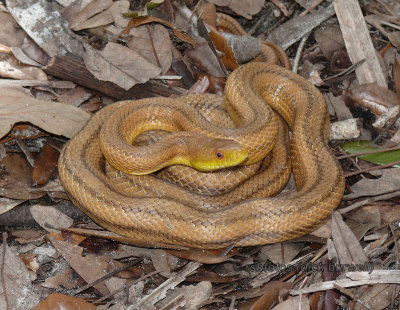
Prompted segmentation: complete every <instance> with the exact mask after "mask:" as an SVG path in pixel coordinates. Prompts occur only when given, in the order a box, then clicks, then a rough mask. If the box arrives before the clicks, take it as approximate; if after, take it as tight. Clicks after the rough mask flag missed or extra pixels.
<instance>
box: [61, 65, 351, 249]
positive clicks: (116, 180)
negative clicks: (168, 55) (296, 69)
mask: <svg viewBox="0 0 400 310" xmlns="http://www.w3.org/2000/svg"><path fill="white" fill-rule="evenodd" d="M224 103H225V104H226V106H227V110H228V112H229V113H230V114H231V116H233V122H232V121H231V120H229V119H228V118H227V117H226V113H224V108H223V105H222V99H221V98H219V97H217V96H214V95H186V96H182V97H179V98H177V99H176V98H175V99H172V98H149V99H142V100H137V101H122V102H117V103H114V104H112V105H109V106H107V107H105V108H103V109H102V110H100V111H99V112H97V113H96V114H95V115H94V116H93V117H92V118H91V119H90V121H89V122H88V123H87V125H86V126H85V127H84V128H83V129H82V131H81V132H79V133H78V134H77V135H76V136H75V137H74V138H72V139H71V140H70V141H69V142H68V143H67V144H66V146H65V147H64V149H63V151H62V153H61V156H60V159H59V175H60V179H61V181H62V184H63V186H64V187H65V189H66V191H67V193H68V194H69V196H70V198H71V200H72V201H73V202H74V203H75V204H76V205H77V206H78V207H79V208H81V209H82V210H83V211H84V212H85V213H87V214H88V215H89V216H90V217H91V218H92V219H93V220H94V221H96V222H97V223H99V224H100V225H102V226H103V227H105V228H107V229H109V230H111V231H114V232H116V233H118V234H120V235H123V236H127V237H131V238H132V242H133V243H135V242H137V243H139V244H143V243H146V244H149V245H160V244H161V245H166V246H174V245H179V246H188V247H195V248H222V247H226V246H229V245H234V246H250V245H258V244H266V243H274V242H279V241H284V240H288V239H292V238H296V237H299V236H302V235H304V234H306V233H308V232H311V231H312V230H313V229H315V228H316V227H318V226H319V225H320V224H321V223H323V222H324V221H325V220H326V219H327V217H328V216H329V215H330V214H331V210H332V209H335V208H336V207H337V205H338V203H339V202H340V199H341V197H342V195H343V191H344V176H343V172H342V169H341V167H340V165H339V164H338V162H337V161H336V159H335V158H334V156H333V155H332V154H331V153H330V150H329V147H328V146H327V140H328V133H329V115H328V113H327V107H326V104H325V102H324V99H323V97H322V95H321V93H320V92H319V91H318V90H317V89H316V88H315V87H314V86H313V85H311V84H310V83H309V82H308V81H307V80H305V79H304V78H302V77H300V76H299V75H297V74H294V73H292V72H291V71H289V70H287V69H285V68H282V67H280V66H277V65H273V64H266V63H250V64H246V65H243V66H241V67H239V68H238V69H236V70H235V71H234V72H233V73H232V74H231V75H230V76H229V78H228V81H227V85H226V89H225V98H224ZM174 107H176V109H174ZM165 109H167V111H168V112H165V111H166V110H165ZM196 109H197V110H199V111H200V112H201V111H202V112H201V113H195V112H192V111H193V110H196ZM174 110H176V111H177V112H176V113H177V114H174V113H175V112H174ZM137 111H142V112H140V113H139V112H137ZM143 111H145V112H143ZM152 113H155V114H152ZM170 113H172V114H170ZM185 113H186V116H185ZM276 113H278V114H276ZM137 115H139V116H137ZM146 115H147V116H146ZM187 116H189V117H190V118H191V119H190V121H187V120H185V119H180V118H182V117H187ZM137 117H138V118H137ZM146 117H147V118H150V119H152V121H151V122H150V123H152V124H153V125H152V126H151V128H149V129H162V128H165V129H166V130H168V131H171V130H176V128H178V130H179V128H182V129H180V130H186V127H185V126H186V125H185V124H187V126H189V127H194V128H196V126H197V123H199V124H200V129H193V130H195V131H196V130H197V133H201V134H210V135H211V136H213V137H214V138H217V139H223V138H224V137H227V138H228V139H233V140H236V141H239V142H238V143H239V144H240V145H243V146H244V147H245V149H246V150H248V155H247V156H248V158H247V160H246V161H245V163H246V162H249V161H250V162H251V163H252V164H251V165H248V166H244V167H242V168H227V169H225V170H222V171H221V172H218V171H217V172H213V173H205V172H195V173H194V174H192V171H193V169H192V168H186V167H185V168H183V169H184V170H183V172H181V171H180V169H181V168H180V166H173V167H171V168H170V170H171V171H172V172H171V171H169V170H166V171H164V170H163V171H162V172H160V174H159V175H158V176H156V175H153V174H151V175H138V176H130V175H126V174H125V173H123V172H121V171H119V170H117V169H115V168H113V167H112V166H111V165H109V164H108V163H106V162H105V159H104V156H103V153H102V151H104V149H107V150H108V151H109V148H111V150H113V148H114V147H116V146H117V145H118V143H114V141H115V137H114V136H113V134H116V135H120V136H123V140H124V141H128V142H129V143H131V142H132V141H133V139H134V138H135V137H136V134H135V135H132V134H129V133H128V134H124V132H125V131H124V130H128V132H129V131H130V130H131V129H132V128H131V127H132V126H133V125H135V126H139V127H140V126H141V125H140V124H142V122H145V118H146ZM206 119H207V120H210V121H212V122H213V123H209V125H207V121H206ZM281 119H284V121H285V122H282V121H281ZM163 120H165V122H166V123H168V122H169V120H174V121H173V124H172V125H171V124H170V125H165V124H163ZM176 120H178V121H181V123H182V124H183V125H181V123H180V124H179V125H174V124H175V121H176ZM284 123H286V124H287V126H288V127H289V129H290V130H291V138H290V146H289V149H290V152H289V154H290V159H291V164H290V163H289V161H288V155H285V153H286V146H287V143H288V141H287V140H288V138H287V135H285V134H286V132H287V129H286V126H285V125H284ZM132 124H133V125H132ZM204 124H206V125H204ZM104 126H105V127H113V126H114V127H115V128H116V129H115V130H112V131H113V134H111V133H110V136H108V133H107V131H108V129H107V130H106V129H104V130H103V131H102V128H103V127H104ZM207 126H208V128H209V129H210V130H209V133H208V131H207V130H208V128H207ZM218 126H223V128H222V127H221V128H220V129H218V128H219V127H218ZM142 127H143V126H142ZM144 127H145V126H144ZM171 128H172V129H171ZM101 135H105V138H104V139H103V138H102V139H100V136H101ZM172 135H173V134H172ZM278 136H280V138H279V139H278V138H277V137H278ZM107 137H111V138H109V139H108V138H107ZM107 139H108V143H109V145H108V146H103V150H102V147H101V146H100V140H107ZM261 139H266V140H265V142H261V144H258V142H259V141H260V140H261ZM125 148H127V149H129V146H125ZM107 150H106V151H107ZM115 151H116V153H117V154H119V151H118V150H115ZM268 152H270V153H269V155H267V153H268ZM111 153H112V152H111ZM125 155H126V154H125ZM140 156H145V160H144V162H146V159H147V157H148V160H149V161H151V160H152V158H154V157H161V153H156V154H155V153H150V152H149V153H147V154H146V152H144V153H141V155H140ZM260 156H261V157H264V156H266V158H265V159H264V160H263V161H260V162H258V160H259V157H260ZM117 157H118V156H117ZM128 157H129V155H128ZM111 161H113V160H111ZM253 162H255V163H254V164H253ZM116 166H118V167H119V164H117V165H116ZM177 167H178V168H177ZM290 167H291V169H290ZM174 169H175V170H178V171H177V172H176V174H174V173H175V172H174ZM291 170H292V171H293V175H294V178H295V182H296V187H297V192H291V193H289V194H287V195H282V196H278V197H267V195H270V194H273V195H274V194H276V193H278V191H279V189H280V187H281V185H284V184H285V183H286V181H287V179H288V177H289V176H290V173H291ZM249 171H252V172H251V173H252V174H253V175H252V176H251V177H250V178H248V179H246V178H245V177H243V175H245V174H247V173H249ZM209 174H210V175H211V178H214V181H207V176H208V175H209ZM232 175H233V176H234V177H233V180H232V179H229V178H228V176H232ZM162 177H163V178H166V177H169V178H170V179H172V180H174V181H175V182H176V183H177V184H178V185H174V184H173V183H171V182H170V181H166V180H163V179H162ZM194 179H201V180H203V181H204V180H205V181H204V182H201V183H197V182H196V180H194ZM213 182H216V183H213ZM183 183H184V184H183ZM227 183H229V184H227ZM179 185H184V186H186V188H181V187H180V186H179ZM200 193H203V194H200ZM132 195H133V197H132Z"/></svg>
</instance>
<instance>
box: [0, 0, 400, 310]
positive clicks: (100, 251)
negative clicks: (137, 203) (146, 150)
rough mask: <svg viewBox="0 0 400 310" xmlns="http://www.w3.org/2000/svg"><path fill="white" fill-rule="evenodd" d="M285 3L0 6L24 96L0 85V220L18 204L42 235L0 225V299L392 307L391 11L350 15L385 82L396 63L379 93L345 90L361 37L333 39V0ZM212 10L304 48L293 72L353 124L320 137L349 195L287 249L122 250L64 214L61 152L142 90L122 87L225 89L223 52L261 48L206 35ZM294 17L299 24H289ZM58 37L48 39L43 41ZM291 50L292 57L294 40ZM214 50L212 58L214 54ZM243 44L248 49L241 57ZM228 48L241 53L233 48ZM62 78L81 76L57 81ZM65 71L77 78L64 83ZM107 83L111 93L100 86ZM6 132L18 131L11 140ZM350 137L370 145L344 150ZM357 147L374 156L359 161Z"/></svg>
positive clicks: (3, 39)
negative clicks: (353, 130) (367, 34)
mask: <svg viewBox="0 0 400 310" xmlns="http://www.w3.org/2000/svg"><path fill="white" fill-rule="evenodd" d="M176 2H177V3H179V5H175V4H176ZM351 2H353V1H351ZM296 3H298V4H299V5H301V7H300V6H299V5H297V4H296ZM296 3H295V2H294V1H285V2H284V1H278V0H275V1H271V2H266V3H264V1H258V0H257V1H255V0H244V1H235V0H223V1H222V0H218V1H216V0H215V1H209V3H208V8H207V9H204V10H202V9H201V8H200V6H196V4H197V2H196V1H185V2H183V1H175V2H170V1H152V2H149V3H148V5H145V4H143V3H142V4H139V3H138V6H137V7H132V6H131V7H129V2H128V1H126V0H121V1H107V0H93V1H86V2H83V1H79V2H76V3H74V4H71V6H69V7H64V8H61V7H60V6H57V5H56V6H53V5H50V4H49V3H48V2H45V1H38V2H36V3H33V2H32V1H28V2H27V3H24V5H26V6H27V7H28V9H26V8H24V9H26V10H25V11H23V12H25V13H24V14H20V12H22V11H21V9H22V2H21V1H15V2H13V1H6V5H7V8H8V9H9V11H10V13H6V12H0V27H1V29H4V31H2V33H1V34H0V44H1V46H3V47H4V48H3V49H1V50H0V51H1V53H2V54H1V55H3V56H4V57H2V59H1V61H0V75H1V76H2V79H0V82H2V83H9V85H11V84H10V82H8V81H10V79H14V80H20V81H21V82H23V83H24V84H20V85H24V87H25V88H23V87H21V86H19V87H10V86H9V85H8V86H3V85H6V84H1V86H0V87H1V91H0V110H1V111H0V112H1V115H2V118H1V119H0V132H1V137H2V141H1V142H2V143H1V144H0V145H1V146H2V149H3V151H2V153H3V155H2V159H1V161H0V195H1V196H2V198H1V199H2V201H1V204H2V210H1V212H0V213H3V214H2V215H8V214H11V212H13V211H14V209H15V210H16V209H17V208H25V209H29V213H30V214H31V215H32V216H33V218H34V219H35V220H36V223H37V226H38V227H36V228H26V229H21V228H15V227H8V226H6V225H4V227H2V230H3V231H6V232H7V233H3V235H2V241H3V242H2V245H1V250H0V275H1V277H0V284H1V285H0V287H1V289H2V292H3V293H2V294H1V295H0V304H6V305H7V307H8V308H10V309H13V308H18V309H32V308H33V309H54V308H57V307H60V306H61V305H63V306H65V307H66V308H67V309H76V308H79V309H167V308H169V309H206V308H207V309H221V308H226V309H228V308H231V309H233V308H238V309H245V308H246V309H266V308H271V307H272V309H292V308H293V309H310V308H311V309H317V308H318V307H325V308H329V307H337V306H341V307H353V308H354V309H365V308H369V309H394V308H395V307H396V305H398V303H399V300H400V299H399V296H398V294H399V291H398V289H397V287H396V285H397V284H399V281H398V279H399V278H400V275H399V274H398V269H399V261H398V255H399V246H398V239H399V232H398V227H399V225H398V223H399V222H400V209H399V208H398V205H399V197H400V188H399V184H397V183H399V182H400V181H399V182H397V181H396V179H397V178H398V168H393V167H392V168H388V169H381V168H380V166H379V164H390V163H393V162H396V161H397V157H393V156H392V155H393V154H397V150H396V148H397V147H398V146H397V144H396V143H398V142H396V141H398V140H396V134H397V133H398V132H399V128H398V123H399V122H398V121H397V118H398V115H395V116H394V117H393V116H392V117H390V116H388V117H387V118H386V119H384V120H383V121H382V125H381V126H380V127H377V126H374V122H375V121H376V120H377V119H379V118H380V117H382V115H385V113H386V114H387V112H388V111H389V110H390V109H392V108H394V107H397V106H398V105H399V101H398V98H399V95H398V90H399V89H400V87H399V85H400V82H399V76H400V75H399V71H400V70H399V65H398V63H399V62H398V59H397V56H396V55H395V52H396V51H397V49H398V48H399V44H398V42H399V39H398V38H399V35H398V31H397V30H396V29H397V28H396V25H397V24H398V21H397V20H396V18H395V16H396V15H399V14H400V11H399V10H400V8H399V6H396V5H395V4H393V3H391V2H389V1H386V0H382V1H370V2H366V3H360V5H361V6H362V9H363V11H361V10H360V11H361V12H364V16H363V17H362V18H363V19H365V21H366V22H367V23H369V24H370V25H372V26H373V27H375V28H376V29H378V30H377V32H376V33H375V36H374V37H372V40H373V41H374V43H375V45H374V46H375V49H376V50H375V49H374V51H373V52H374V53H379V57H377V58H378V59H380V62H381V63H380V66H381V67H382V71H385V70H386V71H385V72H386V75H385V74H384V75H385V76H386V78H387V76H388V73H387V72H388V68H391V66H393V73H392V74H393V77H394V80H393V82H392V83H389V88H386V87H384V86H379V85H378V84H377V83H370V84H364V85H361V86H359V85H357V82H356V80H357V78H356V76H357V74H358V71H357V70H356V69H355V70H356V71H354V70H352V65H354V64H353V63H352V62H351V61H350V59H352V58H351V57H352V56H350V55H349V53H350V52H348V50H349V51H351V45H352V44H356V42H357V41H356V40H354V42H352V41H351V40H350V41H349V39H348V38H349V36H345V35H342V33H343V31H347V30H346V29H344V28H339V27H338V26H339V23H338V19H337V18H336V16H335V15H334V13H335V12H336V13H337V14H343V13H344V12H345V11H346V7H345V6H341V5H336V6H335V8H333V7H331V6H330V5H329V1H312V2H311V1H299V0H297V1H296ZM382 3H384V5H383V4H382ZM214 4H215V5H217V7H215V6H214ZM186 5H189V7H185V6H186ZM357 5H358V4H357ZM32 8H35V10H37V11H35V10H33V9H32ZM61 10H62V11H63V13H64V14H60V12H61ZM217 10H218V11H222V12H225V13H230V14H232V13H233V14H234V16H235V17H237V16H240V18H239V19H238V20H239V21H240V22H241V23H242V24H243V25H244V26H245V27H246V30H250V29H252V31H253V32H254V36H255V37H258V38H259V39H265V38H266V37H268V38H269V39H270V40H273V41H274V42H275V43H278V44H280V45H282V47H283V48H284V49H286V52H287V53H288V55H289V56H290V58H291V59H292V60H293V61H294V62H295V61H296V60H295V58H296V54H298V53H300V58H299V60H297V61H299V62H300V70H299V72H300V74H303V75H304V76H305V77H306V78H308V79H309V80H310V81H311V82H314V84H317V85H318V86H319V87H320V89H321V91H323V92H324V95H325V97H326V98H328V99H329V103H330V104H331V106H332V111H331V120H332V121H336V120H339V121H345V120H348V119H349V118H353V117H354V118H355V119H361V120H363V122H359V123H357V124H358V126H359V128H358V129H359V130H360V141H359V142H348V141H332V143H331V146H332V150H333V151H334V152H335V154H336V155H337V157H338V158H340V162H341V165H342V167H343V169H344V170H345V171H346V173H347V174H348V175H349V177H348V178H347V188H346V195H345V197H344V200H343V201H342V203H341V204H340V206H339V209H338V212H334V213H333V214H332V220H330V221H329V222H328V223H327V224H325V225H324V226H323V227H322V228H321V229H320V230H319V231H318V232H316V233H315V234H313V235H308V236H304V237H303V238H300V239H299V240H294V241H289V242H285V243H278V244H273V245H265V246H260V247H249V248H241V249H236V248H233V249H232V248H227V249H223V250H219V251H204V250H193V249H185V248H177V249H154V248H151V247H146V244H142V245H141V246H142V247H138V246H132V245H127V244H125V243H127V242H128V243H129V240H127V239H126V238H123V237H120V236H117V235H115V234H112V233H110V232H107V231H104V230H101V228H100V227H98V226H96V225H94V224H93V223H92V222H90V221H89V222H88V221H87V218H84V219H82V220H81V221H77V220H73V218H72V217H70V216H67V215H66V214H64V213H63V212H61V211H60V210H58V205H59V202H60V201H64V200H65V199H67V196H66V195H65V193H62V188H61V186H60V184H59V180H58V176H57V173H56V172H55V171H56V169H55V168H56V162H57V158H58V152H59V150H60V149H61V147H62V145H63V144H64V143H65V141H66V140H67V139H66V138H70V137H72V136H73V135H74V134H75V133H76V132H78V131H79V130H80V129H81V128H82V126H83V125H84V124H85V123H86V121H87V120H88V119H89V117H90V113H87V112H85V111H84V109H85V110H89V111H91V112H95V111H97V110H98V109H99V108H101V107H103V106H106V105H107V104H109V103H111V102H113V101H116V100H118V99H125V98H128V97H127V96H126V95H127V94H128V92H130V91H131V90H132V89H138V91H135V92H133V91H132V92H130V93H129V94H130V96H131V98H142V97H146V96H149V94H152V95H156V94H159V93H160V91H161V92H162V93H163V94H164V95H172V94H176V93H184V92H186V91H189V92H196V93H204V92H206V91H207V90H208V91H211V92H218V93H221V90H222V89H223V87H224V85H225V76H226V74H225V72H226V68H225V66H227V67H229V66H228V63H227V62H224V60H223V57H228V58H229V59H228V61H229V62H230V63H235V62H236V65H237V62H239V59H238V58H237V57H238V55H239V54H240V53H241V52H247V53H248V52H250V54H251V53H253V52H255V53H256V52H257V48H250V45H249V44H250V43H251V44H253V43H255V45H257V44H258V41H257V40H255V39H253V38H248V37H246V38H240V37H238V38H233V40H234V42H233V43H232V41H229V40H226V39H222V37H220V34H219V33H218V32H217V30H214V29H212V28H210V27H209V26H208V25H213V23H214V24H215V22H213V18H214V19H215V12H216V11H217ZM299 10H300V11H301V12H303V13H304V14H300V16H297V15H298V14H297V13H296V12H299ZM304 10H305V11H304ZM129 11H131V12H142V13H141V14H142V15H141V17H140V18H137V19H130V18H127V17H126V14H125V13H129ZM183 11H185V12H189V15H188V16H186V17H184V18H183V23H182V21H181V22H180V26H179V27H177V26H176V24H175V22H177V19H176V20H174V15H175V14H174V13H177V12H179V14H180V16H184V15H181V13H182V12H183ZM35 12H36V13H35ZM72 12H75V13H72ZM68 14H70V15H68ZM43 16H48V17H49V18H48V19H44V18H43ZM64 16H65V18H68V22H69V25H68V23H67V22H66V20H64V19H63V18H64ZM266 16H267V17H266ZM283 16H286V17H283ZM287 16H289V17H287ZM189 17H192V19H191V20H189ZM193 17H194V19H197V18H202V19H203V20H204V21H205V22H206V23H205V24H204V23H203V26H204V27H205V29H207V31H206V32H208V33H210V34H211V33H213V35H212V36H214V38H211V39H210V38H209V37H208V35H207V34H206V33H205V32H204V31H203V32H202V31H198V29H196V27H199V29H200V28H202V26H198V25H201V24H202V22H201V21H199V22H193V20H194V19H193ZM261 17H263V18H264V19H263V21H264V22H265V23H266V24H270V25H271V26H269V27H270V31H269V35H268V36H267V35H266V34H265V33H264V32H260V33H257V31H258V29H262V27H261V25H260V23H261ZM180 18H182V17H180ZM185 18H186V19H185ZM257 21H260V22H259V23H257ZM18 25H19V26H18ZM35 25H39V26H37V28H35ZM272 25H273V26H272ZM20 27H21V28H20ZM57 27H58V30H59V31H60V33H59V34H60V35H59V37H54V34H55V33H57V31H55V30H54V29H55V28H57ZM207 27H208V28H207ZM214 28H215V27H214ZM47 29H51V30H53V31H52V32H51V33H53V37H54V38H55V39H54V40H51V39H49V37H46V35H48V33H46V32H45V31H44V30H47ZM210 29H211V30H210ZM40 30H43V31H40ZM203 30H204V28H203ZM73 31H75V32H73ZM282 33H283V34H284V35H282ZM308 33H310V35H309V36H308V37H307V39H306V40H304V39H302V38H303V37H304V36H305V35H307V34H308ZM27 34H29V36H30V37H31V38H32V40H31V39H27V38H28V36H27ZM61 38H62V39H61ZM215 38H217V39H215ZM230 40H232V38H231V39H230ZM235 40H238V41H237V42H236V41H235ZM243 40H244V41H243ZM246 40H253V41H251V42H250V41H246ZM302 40H303V41H305V42H306V43H305V46H304V47H301V45H299V44H298V43H296V42H299V41H302ZM213 41H214V42H213ZM228 41H229V42H231V43H229V42H228ZM35 42H36V43H35ZM83 42H84V43H83ZM219 42H222V43H221V46H222V49H220V50H222V51H223V52H224V54H221V53H220V52H218V51H217V49H216V48H215V45H218V44H219ZM243 42H250V43H249V44H247V43H245V44H244V46H245V47H243V44H242V43H243ZM252 42H253V43H252ZM389 42H390V43H391V44H390V45H389ZM239 43H240V44H242V45H240V44H239ZM234 46H237V47H236V48H237V49H238V51H237V53H236V52H235V51H234V52H232V53H231V52H230V49H232V48H233V47H234ZM300 47H301V48H300ZM246 49H247V50H246ZM65 51H68V53H69V54H68V53H66V52H65ZM391 55H392V56H391ZM393 55H394V56H393ZM29 57H31V58H32V59H31V60H32V61H30V59H29ZM65 57H72V58H73V60H68V59H70V58H65ZM17 59H18V60H17ZM61 59H62V60H64V61H66V60H68V61H67V63H69V64H71V66H69V67H68V66H65V62H62V61H61ZM221 59H222V61H221ZM21 60H22V61H23V63H24V64H23V65H21V63H20V61H21ZM38 63H40V64H42V65H43V66H44V67H41V66H39V65H38ZM63 64H64V66H63ZM77 64H78V65H77ZM178 64H179V65H178ZM49 66H50V67H51V68H52V69H53V70H52V71H51V72H52V74H51V75H52V76H50V75H48V72H49V71H48V68H49ZM2 68H3V70H2ZM82 68H85V70H87V71H82V70H83V69H82ZM68 70H71V71H72V72H75V71H74V70H77V72H75V74H69V75H65V72H68ZM88 72H90V73H88ZM389 74H391V73H389ZM181 75H182V76H183V77H184V79H185V81H183V79H179V76H181ZM185 75H186V76H187V77H186V76H185ZM66 76H68V77H69V78H70V79H71V82H74V83H75V84H71V83H70V84H66V82H67V81H64V80H65V77H66ZM78 77H79V78H80V80H79V79H78ZM177 77H178V78H177ZM188 77H190V78H188ZM55 78H58V79H61V81H56V80H55ZM7 80H8V81H7ZM27 81H30V83H27ZM44 82H45V83H48V84H44ZM60 82H61V83H64V84H57V83H60ZM82 82H84V83H82ZM184 82H185V83H184ZM81 83H82V84H81ZM105 83H111V84H108V85H112V87H113V88H114V89H119V90H118V92H110V91H109V90H107V88H105V87H104V85H106V84H105ZM76 84H78V85H76ZM57 85H58V86H62V87H56V86H57ZM141 85H145V87H146V91H147V92H143V88H140V86H141ZM67 86H68V87H69V88H67ZM137 86H139V88H135V87H137ZM191 86H193V87H192V88H191ZM64 87H65V88H64ZM108 87H110V86H108ZM108 89H109V88H108ZM124 91H125V92H124ZM110 94H111V97H113V98H110V97H109V96H110ZM113 94H114V95H113ZM121 94H123V95H121ZM348 108H350V109H348ZM350 111H351V112H350ZM18 130H20V131H19V132H24V133H25V134H23V135H21V134H16V133H17V132H18ZM28 132H29V133H28ZM397 135H400V134H397ZM18 139H23V140H18ZM21 141H23V142H21ZM363 141H370V142H363ZM371 141H373V144H372V142H371ZM343 142H348V143H347V144H343ZM351 143H353V144H351ZM356 143H358V144H360V145H368V148H357V147H354V144H356ZM349 145H351V147H349ZM371 145H372V147H370V146H371ZM38 150H39V151H40V152H38ZM387 150H390V152H386V151H387ZM366 151H367V152H371V153H373V154H360V153H365V152H366ZM347 153H348V154H347ZM396 156H397V155H396ZM371 158H372V159H371ZM377 158H378V159H377ZM382 158H383V159H382ZM28 159H29V160H31V162H32V163H33V166H34V168H33V169H32V166H31V165H30V164H29V163H28ZM367 160H369V162H370V163H368V162H366V161H367ZM371 168H373V169H375V170H371ZM70 205H71V206H72V204H70ZM71 208H72V207H71ZM2 215H1V216H2ZM74 218H75V217H74ZM71 225H72V226H71ZM365 285H368V286H365ZM27 292H29V293H27ZM321 305H323V306H321Z"/></svg>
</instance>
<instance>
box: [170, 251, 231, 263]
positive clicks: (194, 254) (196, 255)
mask: <svg viewBox="0 0 400 310" xmlns="http://www.w3.org/2000/svg"><path fill="white" fill-rule="evenodd" d="M225 252H226V250H225V249H220V250H199V249H190V250H188V251H175V250H167V253H169V254H172V255H175V256H177V257H180V258H184V259H188V260H194V261H197V262H200V263H203V264H219V263H222V262H225V261H227V260H228V259H229V258H230V257H231V256H233V255H235V254H237V252H238V251H237V249H236V248H234V249H232V250H230V251H229V252H228V253H225Z"/></svg>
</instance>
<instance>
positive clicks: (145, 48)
mask: <svg viewBox="0 0 400 310" xmlns="http://www.w3.org/2000/svg"><path fill="white" fill-rule="evenodd" d="M129 34H130V35H131V36H133V38H132V39H131V40H129V41H128V43H127V45H128V47H129V48H131V49H132V50H134V51H135V52H137V53H138V54H139V55H141V56H142V57H143V58H145V59H146V60H147V61H149V62H151V63H152V64H153V65H155V66H157V67H161V73H162V74H165V73H166V72H167V71H168V70H169V68H170V67H171V63H172V50H171V40H170V38H169V33H168V30H167V29H166V28H165V27H164V26H162V25H158V24H156V25H144V26H140V27H137V28H132V29H131V30H130V31H129Z"/></svg>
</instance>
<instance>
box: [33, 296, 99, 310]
mask: <svg viewBox="0 0 400 310" xmlns="http://www.w3.org/2000/svg"><path fill="white" fill-rule="evenodd" d="M96 308H97V307H96V306H95V305H92V304H90V303H88V302H86V301H85V300H83V299H82V298H76V297H71V296H68V295H63V294H60V293H53V294H50V295H49V296H47V298H46V299H45V300H43V301H42V302H41V303H40V304H38V305H37V306H36V307H35V308H33V309H32V310H61V309H63V310H76V309H79V310H95V309H96Z"/></svg>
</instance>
